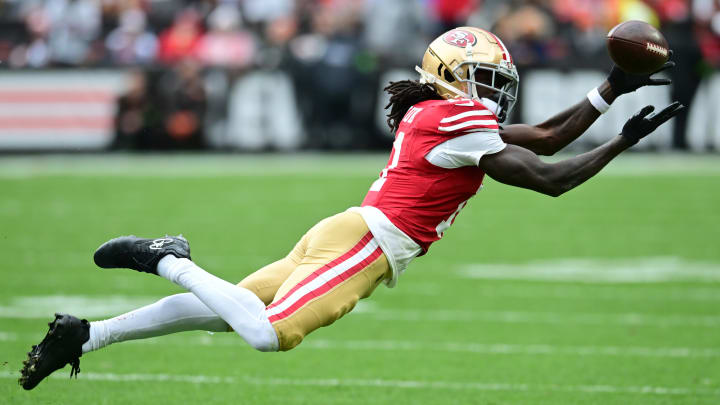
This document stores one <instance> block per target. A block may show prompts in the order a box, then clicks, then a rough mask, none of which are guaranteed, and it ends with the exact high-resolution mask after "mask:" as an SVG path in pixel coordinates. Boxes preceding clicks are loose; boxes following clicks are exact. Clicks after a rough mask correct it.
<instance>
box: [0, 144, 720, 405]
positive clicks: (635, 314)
mask: <svg viewBox="0 0 720 405" xmlns="http://www.w3.org/2000/svg"><path fill="white" fill-rule="evenodd" d="M385 159H386V158H385V157H384V156H360V157H358V156H334V157H320V156H305V157H301V158H296V157H284V156H264V157H263V156H261V157H256V156H243V155H238V156H230V157H228V156H217V157H214V156H209V157H208V156H204V157H200V158H198V157H193V156H185V157H183V156H179V157H173V158H168V157H152V156H148V157H140V158H138V157H124V156H114V157H109V158H106V157H84V156H70V157H31V158H12V159H10V158H8V159H6V160H5V161H4V162H0V190H2V191H1V192H0V275H1V276H2V282H1V283H0V347H2V350H1V351H0V377H2V378H0V403H3V404H4V403H7V404H13V405H15V404H125V403H132V404H138V405H139V404H164V403H197V404H227V403H254V404H274V403H284V404H317V403H321V404H325V403H328V404H331V403H332V404H419V403H423V404H468V403H472V404H571V403H572V404H604V405H605V404H627V403H632V404H680V403H681V404H717V403H720V249H719V248H718V240H720V211H719V210H718V207H720V188H719V187H718V186H720V162H717V161H716V159H717V158H701V157H692V156H689V157H673V158H672V159H671V160H667V161H665V163H663V162H664V161H663V160H662V159H661V160H660V162H659V163H658V162H653V158H652V157H651V158H647V157H643V156H630V157H627V158H625V159H623V160H621V161H620V162H618V163H617V164H616V165H615V166H614V167H615V169H613V168H611V169H610V170H609V171H608V172H607V173H605V174H601V175H600V176H598V177H596V178H594V179H592V180H591V181H590V182H588V184H586V185H583V186H581V187H580V188H579V189H577V190H574V191H572V192H570V193H568V194H566V195H564V196H562V197H560V198H555V199H554V198H549V197H544V196H541V195H537V194H534V193H532V192H528V191H524V190H519V189H512V188H509V187H506V186H503V185H500V184H498V183H495V182H493V181H491V180H488V181H486V187H485V189H484V190H483V191H481V192H480V194H479V195H478V196H477V197H476V198H475V199H473V200H472V201H471V203H470V204H469V205H468V207H467V208H466V209H465V210H464V211H463V212H462V213H461V214H460V215H459V217H458V220H457V222H456V224H455V225H453V227H452V228H451V229H450V230H448V231H447V232H446V236H445V238H444V239H443V240H442V241H440V242H439V243H437V244H436V245H434V246H433V247H432V249H431V251H430V254H428V255H427V256H425V257H421V258H419V259H417V260H416V261H415V262H414V263H413V264H412V265H411V267H410V268H409V270H408V271H407V273H406V274H404V275H403V276H402V277H401V279H400V282H399V285H398V287H397V288H395V289H393V290H390V289H386V288H380V289H378V291H376V292H375V294H374V295H373V296H372V297H371V298H370V299H369V300H366V301H367V303H366V304H364V305H361V306H359V308H358V309H357V311H355V312H353V313H351V314H350V315H348V316H347V317H345V318H343V319H342V320H340V321H339V322H338V323H336V324H335V325H333V326H331V327H329V328H324V329H321V330H319V331H317V332H315V333H314V334H312V335H310V336H309V337H308V338H307V339H306V341H305V342H304V343H303V344H301V345H300V346H299V347H298V348H297V349H295V350H293V351H291V352H288V353H281V354H278V353H273V354H264V353H257V352H254V351H252V350H251V349H249V348H248V347H246V346H245V345H244V344H243V342H242V341H241V340H240V338H239V337H237V336H235V335H232V334H215V335H212V336H211V335H208V334H207V333H204V332H188V333H183V334H178V335H173V336H169V337H164V338H156V339H151V340H149V341H145V342H139V343H135V342H133V343H127V344H119V345H114V346H111V347H109V348H107V349H104V350H103V351H102V352H98V353H92V354H88V355H86V356H84V357H83V358H82V362H81V368H82V372H81V373H80V376H79V378H78V379H77V380H73V381H67V380H66V379H67V375H68V374H69V369H65V370H62V371H59V372H58V373H56V375H58V376H59V377H58V378H51V379H49V380H47V381H45V382H43V383H42V384H41V385H40V386H39V387H38V388H37V389H35V390H34V391H31V392H25V391H23V390H22V389H21V388H20V387H19V386H18V385H17V383H16V377H17V370H19V369H20V367H21V365H20V363H21V361H22V360H23V358H24V356H25V352H26V351H27V350H29V347H30V345H31V344H33V343H36V341H38V340H39V339H41V338H42V336H43V335H44V333H45V331H46V326H45V322H47V321H48V320H49V319H50V316H51V313H52V310H53V309H56V310H59V311H64V310H68V308H71V309H78V310H79V311H80V312H78V313H76V315H78V316H84V314H83V313H82V312H83V308H82V307H81V308H77V299H78V297H80V298H79V299H81V302H85V301H82V300H87V302H93V303H97V305H100V306H102V305H103V304H107V303H109V302H111V301H112V300H118V299H119V300H121V301H122V300H130V301H132V300H133V299H135V300H137V301H138V302H144V301H147V300H152V297H157V298H160V297H162V296H165V295H169V294H172V293H176V292H179V291H180V290H179V289H178V288H177V287H175V286H173V285H171V284H170V283H168V282H167V281H165V280H163V279H161V278H159V277H153V276H150V275H145V274H138V273H136V272H132V271H123V270H117V271H114V270H99V269H96V268H95V267H94V265H93V264H92V258H91V257H92V253H93V251H94V249H95V248H96V247H97V246H98V245H99V244H100V243H102V242H103V241H105V240H107V239H108V238H111V237H114V236H117V235H122V234H131V233H133V234H138V235H149V236H155V235H162V234H164V233H170V234H175V233H180V232H182V233H183V234H185V235H186V236H187V237H188V238H189V240H190V241H191V243H192V249H193V257H194V259H195V260H196V262H198V263H199V264H200V265H201V266H203V267H205V268H206V269H208V270H209V271H212V272H213V273H215V274H217V275H218V276H220V277H223V278H226V279H228V280H233V281H235V280H239V279H241V278H242V277H243V276H244V275H246V274H249V273H250V272H252V271H253V270H254V269H256V268H259V267H261V266H262V265H264V264H266V263H268V262H270V261H272V260H275V259H277V258H280V257H281V256H282V255H284V254H285V253H287V251H289V249H290V248H291V247H292V246H293V244H294V243H295V242H296V240H297V239H298V238H299V237H300V236H301V235H302V234H303V232H304V231H305V230H306V229H307V228H309V227H310V226H312V225H313V224H314V223H315V222H316V221H318V220H320V219H322V218H324V217H325V216H328V215H330V214H333V213H336V212H340V211H343V210H344V209H346V208H347V207H349V206H352V205H357V204H358V203H359V202H360V201H361V199H362V197H363V195H364V192H365V191H366V190H367V188H368V186H369V185H370V183H371V182H372V180H373V179H374V177H375V176H376V175H377V173H378V172H379V170H380V168H382V166H383V165H384V164H385ZM698 161H700V162H701V163H700V164H698ZM668 162H672V163H668ZM658 257H659V258H665V259H667V260H674V261H675V262H676V263H680V265H679V266H680V270H681V271H682V269H683V268H684V267H683V266H700V265H701V266H703V267H702V268H703V269H704V270H703V271H704V272H705V273H702V274H707V278H702V277H695V278H694V276H692V275H691V276H688V277H685V278H683V279H682V280H676V281H672V280H671V281H658V282H645V283H640V282H633V281H632V280H631V281H628V282H578V281H567V280H552V279H544V280H542V279H522V278H519V279H515V280H511V279H497V278H496V279H489V278H468V277H466V276H464V275H463V274H464V273H463V269H465V268H467V266H470V265H473V264H498V265H504V266H513V265H518V266H528V263H530V265H529V266H530V268H532V263H535V262H537V263H546V264H547V263H561V262H560V260H562V259H568V258H572V259H581V260H585V261H590V262H597V263H610V264H609V265H608V266H611V265H612V263H616V261H628V260H629V263H635V262H633V260H645V259H647V258H658ZM661 260H664V259H661ZM511 268H512V267H511ZM688 268H689V267H688ZM509 271H511V270H509ZM23 297H25V298H23ZM27 297H30V298H27ZM43 300H44V301H43ZM47 300H50V301H49V302H50V303H51V304H50V305H51V306H52V308H48V309H43V308H44V307H42V308H41V307H37V308H35V307H34V306H35V305H38V306H40V305H41V304H40V303H42V302H44V303H45V304H42V305H47V302H48V301H47ZM73 300H75V301H73ZM73 302H75V304H73V305H75V306H72V305H71V304H72V303H73ZM133 302H135V301H133ZM36 303H37V304H36ZM23 305H25V307H23ZM18 308H19V310H18ZM92 310H97V308H92V307H91V306H90V305H87V308H86V309H85V311H87V312H88V313H95V312H91V311H92ZM18 311H20V312H18ZM43 311H45V312H47V314H46V315H43V314H44V312H43ZM90 318H91V319H96V318H97V317H90Z"/></svg>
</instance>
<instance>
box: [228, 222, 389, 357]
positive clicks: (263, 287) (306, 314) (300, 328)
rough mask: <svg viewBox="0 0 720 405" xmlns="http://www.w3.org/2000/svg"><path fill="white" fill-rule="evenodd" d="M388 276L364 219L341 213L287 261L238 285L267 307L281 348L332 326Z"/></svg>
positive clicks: (300, 244) (311, 233) (315, 230)
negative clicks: (320, 329)
mask: <svg viewBox="0 0 720 405" xmlns="http://www.w3.org/2000/svg"><path fill="white" fill-rule="evenodd" d="M391 276H392V272H391V270H390V266H389V265H388V261H387V259H386V258H385V254H384V253H383V252H382V250H381V249H380V246H378V243H377V241H376V240H375V239H374V238H373V235H372V234H371V233H370V230H369V229H368V227H367V224H366V223H365V221H364V220H363V219H362V216H361V215H360V214H358V213H356V212H347V211H346V212H343V213H340V214H337V215H335V216H332V217H330V218H326V219H324V220H322V221H320V222H319V223H318V224H317V225H315V226H313V227H312V228H311V229H310V230H309V231H308V232H307V233H306V234H305V235H304V236H303V237H302V239H300V242H298V243H297V245H295V248H293V250H292V251H291V252H290V254H288V255H287V256H286V257H285V258H283V259H281V260H278V261H276V262H275V263H272V264H269V265H267V266H265V267H263V268H262V269H260V270H258V271H256V272H255V273H253V274H250V275H249V276H247V277H246V278H245V279H244V280H243V281H241V282H240V283H239V284H238V285H239V286H240V287H244V288H247V289H249V290H250V291H252V292H254V293H255V294H257V296H258V297H260V299H261V300H262V301H263V302H265V305H267V306H268V307H267V310H266V313H267V315H268V319H269V320H270V322H271V323H272V325H273V327H274V328H275V332H276V333H277V336H278V340H279V343H280V350H281V351H285V350H290V349H292V348H293V347H295V346H297V345H298V344H300V342H301V341H302V340H303V338H304V337H305V335H307V334H308V333H310V332H312V331H314V330H315V329H317V328H320V327H322V326H327V325H330V324H331V323H333V322H335V321H336V320H338V319H340V318H341V317H342V316H343V315H345V314H346V313H348V312H350V311H351V310H352V309H353V307H355V304H357V302H358V300H360V299H362V298H366V297H369V296H370V294H371V293H372V292H373V290H375V287H377V286H378V285H379V284H380V282H381V281H383V280H384V279H385V278H388V277H391Z"/></svg>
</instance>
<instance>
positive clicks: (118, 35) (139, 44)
mask: <svg viewBox="0 0 720 405" xmlns="http://www.w3.org/2000/svg"><path fill="white" fill-rule="evenodd" d="M146 22H147V17H146V16H145V12H144V11H143V10H141V9H139V8H134V7H133V8H128V9H126V10H124V11H122V13H121V14H120V19H119V26H118V27H117V28H115V29H114V30H112V31H111V32H110V34H109V35H108V37H107V39H106V40H105V46H106V47H107V49H108V52H109V57H110V60H111V61H112V62H114V63H117V64H119V65H146V64H149V63H151V62H152V61H154V59H155V54H156V52H157V47H158V43H157V38H156V37H155V35H154V34H153V33H152V32H150V31H148V30H146Z"/></svg>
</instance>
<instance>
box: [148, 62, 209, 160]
mask: <svg viewBox="0 0 720 405" xmlns="http://www.w3.org/2000/svg"><path fill="white" fill-rule="evenodd" d="M200 73H201V71H200V65H199V64H198V63H197V62H196V61H194V60H193V59H189V58H188V59H184V60H182V61H181V62H179V63H178V64H177V65H176V66H175V67H174V68H173V69H172V70H170V71H168V72H166V73H165V74H164V75H163V76H162V77H161V78H160V86H159V88H158V93H159V96H160V100H159V101H160V105H161V108H162V110H163V117H164V118H163V120H164V129H165V133H166V134H167V136H168V137H169V138H168V141H169V142H167V143H168V144H169V145H172V146H174V147H182V148H199V147H202V146H204V145H205V140H204V138H203V133H202V124H203V121H204V117H205V109H206V105H207V96H206V94H205V87H204V84H203V79H202V76H201V74H200ZM164 143H165V142H161V143H159V144H158V145H156V146H165V145H164Z"/></svg>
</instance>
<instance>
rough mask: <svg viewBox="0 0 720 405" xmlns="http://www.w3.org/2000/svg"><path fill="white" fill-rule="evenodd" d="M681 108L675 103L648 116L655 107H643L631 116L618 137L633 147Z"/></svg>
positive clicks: (681, 106)
mask: <svg viewBox="0 0 720 405" xmlns="http://www.w3.org/2000/svg"><path fill="white" fill-rule="evenodd" d="M683 108H685V106H684V105H682V104H680V103H679V102H677V101H675V102H674V103H672V104H670V105H669V106H667V107H665V108H664V109H663V110H662V111H660V112H657V113H654V114H650V113H652V112H653V111H654V110H655V107H653V106H651V105H648V106H645V107H644V108H643V109H642V110H640V111H639V112H638V113H637V114H635V115H633V116H632V118H630V119H629V120H627V122H626V123H625V125H624V126H623V129H622V132H621V133H620V135H621V136H623V137H624V138H625V139H626V140H627V141H628V142H630V144H631V145H635V144H636V143H638V141H640V140H641V139H642V138H644V137H646V136H647V135H648V134H650V133H651V132H653V131H654V130H655V129H656V128H657V127H659V126H660V125H662V124H663V123H665V122H666V121H667V120H669V119H670V118H672V117H674V116H675V115H677V113H679V112H680V111H681V110H682V109H683Z"/></svg>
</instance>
